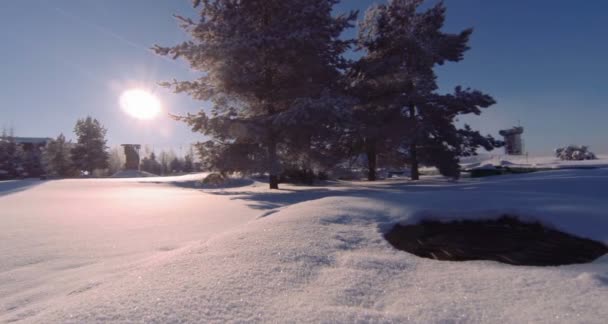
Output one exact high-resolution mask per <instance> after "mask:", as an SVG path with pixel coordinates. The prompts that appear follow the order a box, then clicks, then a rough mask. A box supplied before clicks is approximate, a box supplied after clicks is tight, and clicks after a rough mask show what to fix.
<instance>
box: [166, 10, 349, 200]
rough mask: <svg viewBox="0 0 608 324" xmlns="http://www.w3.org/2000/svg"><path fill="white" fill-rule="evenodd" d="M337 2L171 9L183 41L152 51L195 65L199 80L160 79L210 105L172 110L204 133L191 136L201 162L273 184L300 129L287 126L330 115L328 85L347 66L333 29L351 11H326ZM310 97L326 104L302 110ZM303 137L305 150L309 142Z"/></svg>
mask: <svg viewBox="0 0 608 324" xmlns="http://www.w3.org/2000/svg"><path fill="white" fill-rule="evenodd" d="M337 2H338V0H250V1H232V0H202V1H195V5H199V6H200V9H201V18H200V20H199V21H198V22H194V21H192V20H191V19H188V18H184V17H178V19H179V20H180V22H181V25H182V27H183V28H184V29H185V30H186V31H187V32H188V33H190V35H191V36H192V40H191V41H187V42H184V43H182V44H180V45H177V46H174V47H160V46H156V47H155V50H156V52H157V53H159V54H161V55H168V56H172V57H173V58H178V57H181V58H184V59H185V60H187V61H188V62H189V63H190V65H191V67H192V68H194V69H196V70H198V71H200V72H202V76H201V77H200V78H199V79H198V80H195V81H174V82H172V83H166V84H165V85H166V86H169V87H172V88H173V89H174V90H175V91H176V92H185V93H188V94H189V95H190V96H192V97H193V98H194V99H198V100H209V101H211V102H212V103H213V108H212V112H211V114H207V113H205V112H203V111H201V112H199V113H198V114H194V115H188V116H185V117H181V118H179V119H181V120H183V121H185V122H187V123H188V124H189V125H190V126H191V127H192V129H193V130H194V131H200V132H202V133H204V134H205V135H207V136H209V137H211V140H210V141H208V142H205V143H201V144H199V145H198V149H199V152H200V153H201V157H202V159H203V160H202V163H203V164H204V165H205V166H206V167H208V168H210V169H216V170H219V171H223V172H230V171H244V172H260V173H268V174H269V185H270V188H271V189H278V181H279V174H280V172H281V169H282V167H283V164H284V163H285V161H286V160H288V159H290V156H292V155H293V151H294V150H296V149H298V148H297V147H294V146H293V145H289V142H290V141H291V142H295V141H296V137H297V136H296V135H295V132H296V130H297V129H302V128H297V127H293V126H294V125H298V126H303V125H315V127H318V129H320V128H322V127H323V125H325V124H327V121H325V120H321V118H322V117H323V116H332V115H334V114H333V113H331V112H330V110H332V109H335V108H336V106H335V105H333V104H332V103H331V102H328V101H327V99H329V98H332V97H333V96H332V95H327V93H328V92H331V91H333V90H335V88H336V82H337V79H339V77H340V72H341V70H343V69H344V68H345V67H346V61H345V60H344V59H343V58H342V53H343V52H344V51H346V50H347V49H348V47H349V44H350V42H348V41H345V40H341V39H340V38H339V36H340V34H341V33H342V31H343V30H344V29H345V28H347V27H349V26H350V25H351V21H352V20H353V19H355V16H356V13H350V14H347V15H342V16H338V17H334V16H332V9H333V6H334V5H335V4H336V3H337ZM311 106H315V107H317V108H318V109H323V110H324V111H326V112H327V113H325V114H324V113H323V112H318V111H317V112H315V113H314V114H309V113H307V109H309V108H310V107H311ZM311 109H312V108H311ZM315 109H316V108H315ZM303 117H307V119H301V118H303ZM304 128H306V129H309V127H304ZM309 133H310V134H312V133H313V132H309ZM308 137H309V139H307V140H306V141H305V144H306V147H302V150H303V151H305V152H306V151H308V152H309V151H310V145H307V144H308V143H310V144H311V145H312V144H313V143H314V139H313V138H312V137H313V136H312V135H311V136H308ZM300 144H301V143H300Z"/></svg>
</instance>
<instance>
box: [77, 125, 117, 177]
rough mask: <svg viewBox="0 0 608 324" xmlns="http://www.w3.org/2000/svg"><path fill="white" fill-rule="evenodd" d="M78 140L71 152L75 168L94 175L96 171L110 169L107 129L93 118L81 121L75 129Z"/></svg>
mask: <svg viewBox="0 0 608 324" xmlns="http://www.w3.org/2000/svg"><path fill="white" fill-rule="evenodd" d="M74 133H75V134H76V136H77V137H78V140H77V142H76V144H75V145H74V147H73V148H72V150H71V153H72V163H73V165H74V167H75V168H77V169H78V170H81V171H87V172H88V174H89V175H91V174H93V170H95V169H106V168H107V167H108V157H109V156H108V152H107V146H106V139H105V136H106V129H105V128H104V127H103V126H102V125H101V123H100V122H99V121H98V120H97V119H94V118H92V117H87V118H85V119H79V120H78V121H77V122H76V126H75V127H74Z"/></svg>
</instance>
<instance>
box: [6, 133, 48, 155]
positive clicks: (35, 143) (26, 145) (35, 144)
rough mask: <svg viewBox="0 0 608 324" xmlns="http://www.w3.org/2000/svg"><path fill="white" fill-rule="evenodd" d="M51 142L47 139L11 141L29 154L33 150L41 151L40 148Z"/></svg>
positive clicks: (25, 138) (21, 138)
mask: <svg viewBox="0 0 608 324" xmlns="http://www.w3.org/2000/svg"><path fill="white" fill-rule="evenodd" d="M51 140H52V138H48V137H13V141H15V143H17V144H19V145H20V146H21V148H22V149H23V150H24V151H26V152H31V151H34V150H37V151H42V148H44V147H45V146H46V144H48V142H50V141H51Z"/></svg>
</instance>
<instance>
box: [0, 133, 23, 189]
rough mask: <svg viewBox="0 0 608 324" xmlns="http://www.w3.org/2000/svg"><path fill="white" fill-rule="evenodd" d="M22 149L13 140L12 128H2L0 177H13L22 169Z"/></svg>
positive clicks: (19, 173) (18, 174) (0, 138)
mask: <svg viewBox="0 0 608 324" xmlns="http://www.w3.org/2000/svg"><path fill="white" fill-rule="evenodd" d="M22 160H23V151H22V150H21V147H19V145H17V143H16V142H15V138H14V137H13V133H12V130H11V131H10V132H7V131H6V130H2V134H1V136H0V178H2V179H13V178H16V177H19V176H20V175H21V172H22V171H23V167H22Z"/></svg>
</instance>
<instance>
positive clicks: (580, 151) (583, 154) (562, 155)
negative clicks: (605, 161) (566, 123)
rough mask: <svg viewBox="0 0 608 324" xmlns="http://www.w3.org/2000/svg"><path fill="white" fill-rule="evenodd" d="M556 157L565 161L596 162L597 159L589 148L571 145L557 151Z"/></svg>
mask: <svg viewBox="0 0 608 324" xmlns="http://www.w3.org/2000/svg"><path fill="white" fill-rule="evenodd" d="M555 156H556V157H558V158H559V159H561V160H563V161H583V160H595V159H597V157H596V156H595V154H593V152H591V151H589V148H588V147H587V146H584V145H581V146H578V145H570V146H567V147H562V148H558V149H556V150H555Z"/></svg>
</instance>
